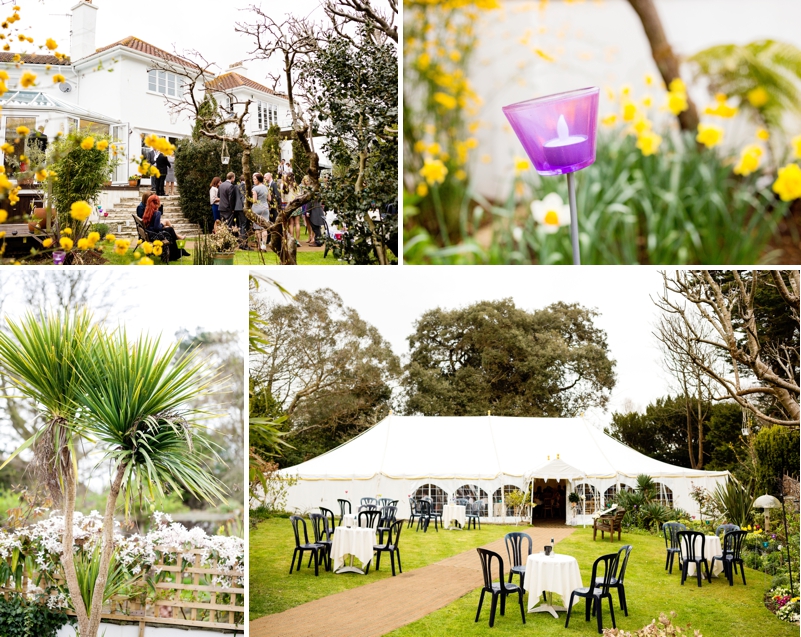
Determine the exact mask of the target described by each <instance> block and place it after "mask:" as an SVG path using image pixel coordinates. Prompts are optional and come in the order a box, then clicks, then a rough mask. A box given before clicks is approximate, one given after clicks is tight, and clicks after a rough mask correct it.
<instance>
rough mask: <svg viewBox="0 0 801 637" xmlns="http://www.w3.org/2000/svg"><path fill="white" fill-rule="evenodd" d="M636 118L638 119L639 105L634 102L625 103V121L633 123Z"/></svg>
mask: <svg viewBox="0 0 801 637" xmlns="http://www.w3.org/2000/svg"><path fill="white" fill-rule="evenodd" d="M635 117H637V105H636V104H635V103H634V102H624V104H623V121H624V122H633V121H634V118H635Z"/></svg>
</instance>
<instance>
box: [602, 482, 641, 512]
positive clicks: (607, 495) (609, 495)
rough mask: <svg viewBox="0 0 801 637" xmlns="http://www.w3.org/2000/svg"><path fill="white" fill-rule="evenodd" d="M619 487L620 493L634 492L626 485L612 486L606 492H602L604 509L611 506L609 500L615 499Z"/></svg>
mask: <svg viewBox="0 0 801 637" xmlns="http://www.w3.org/2000/svg"><path fill="white" fill-rule="evenodd" d="M619 486H620V487H622V488H621V489H620V490H621V491H627V492H628V493H632V492H633V491H634V489H632V488H631V487H630V486H629V485H627V484H623V485H617V484H613V485H612V486H611V487H609V488H608V489H607V490H606V491H604V500H603V503H602V505H603V507H604V508H609V507H610V506H612V502H611V500H613V499H614V498H615V497H617V493H618V491H617V488H618V487H619Z"/></svg>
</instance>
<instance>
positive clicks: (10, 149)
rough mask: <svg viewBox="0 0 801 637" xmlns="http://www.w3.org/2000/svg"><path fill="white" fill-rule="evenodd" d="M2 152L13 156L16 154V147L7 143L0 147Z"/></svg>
mask: <svg viewBox="0 0 801 637" xmlns="http://www.w3.org/2000/svg"><path fill="white" fill-rule="evenodd" d="M0 150H2V151H3V152H4V153H6V154H12V153H13V152H14V146H12V145H11V144H9V143H8V142H5V143H4V144H2V145H0Z"/></svg>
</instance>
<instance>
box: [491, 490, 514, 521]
mask: <svg viewBox="0 0 801 637" xmlns="http://www.w3.org/2000/svg"><path fill="white" fill-rule="evenodd" d="M518 489H520V487H517V486H515V485H513V484H505V485H503V488H502V489H496V490H495V493H493V494H492V510H491V511H490V515H492V516H494V517H501V516H506V515H514V514H515V512H514V508H513V507H510V506H508V507H504V506H503V503H504V502H505V501H506V498H505V496H506V494H507V493H512V491H517V490H518Z"/></svg>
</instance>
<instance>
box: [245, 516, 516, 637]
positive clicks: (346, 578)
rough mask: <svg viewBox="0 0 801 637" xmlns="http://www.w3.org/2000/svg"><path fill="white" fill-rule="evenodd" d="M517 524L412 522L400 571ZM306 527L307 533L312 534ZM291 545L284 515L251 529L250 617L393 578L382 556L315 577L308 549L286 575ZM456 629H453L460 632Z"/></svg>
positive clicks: (498, 534)
mask: <svg viewBox="0 0 801 637" xmlns="http://www.w3.org/2000/svg"><path fill="white" fill-rule="evenodd" d="M515 529H516V530H518V531H519V530H520V527H513V526H495V525H491V524H485V525H484V526H483V528H481V529H479V530H470V531H463V532H459V531H440V532H439V533H437V532H436V531H434V529H433V527H431V528H430V529H429V530H428V533H423V532H422V531H421V532H419V533H417V532H415V530H414V527H413V528H411V529H406V528H405V529H404V530H403V531H402V532H401V539H400V549H401V560H402V563H403V571H404V572H406V571H410V570H412V569H414V568H420V567H422V566H426V565H427V564H431V563H433V562H438V561H439V560H443V559H445V558H446V557H451V556H452V555H458V554H459V553H462V552H463V551H468V550H470V549H472V548H475V547H477V546H482V545H484V544H487V543H489V542H492V541H493V540H497V539H498V538H502V537H503V536H504V535H505V534H506V533H508V532H510V531H514V530H515ZM311 532H312V531H311V528H310V527H309V533H311ZM294 548H295V538H294V536H293V535H292V525H291V523H290V521H289V519H288V518H273V519H270V520H266V521H264V522H261V523H260V524H259V526H258V527H257V528H256V529H254V530H252V531H251V532H250V555H249V565H250V577H249V580H248V582H249V586H250V588H249V591H250V592H249V599H250V619H256V618H257V617H263V616H264V615H270V614H272V613H279V612H281V611H283V610H286V609H288V608H292V607H293V606H298V605H300V604H305V603H306V602H310V601H312V600H315V599H319V598H321V597H325V596H327V595H331V594H333V593H338V592H340V591H344V590H347V589H349V588H355V587H357V586H363V585H365V584H370V583H371V582H375V581H376V580H378V579H383V578H385V577H392V571H391V569H390V566H389V560H387V562H386V565H385V564H384V560H382V561H381V570H380V571H378V572H375V571H374V570H373V569H372V568H371V569H370V572H369V573H368V574H367V576H362V575H356V574H346V575H335V574H334V573H331V572H325V571H322V570H321V571H320V575H319V577H315V576H314V564H313V563H312V566H311V568H306V564H308V554H307V557H306V559H305V560H304V565H303V568H301V570H300V572H297V571H295V572H293V573H292V575H290V574H289V561H290V560H291V559H292V551H293V550H294ZM458 632H459V631H457V633H458Z"/></svg>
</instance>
